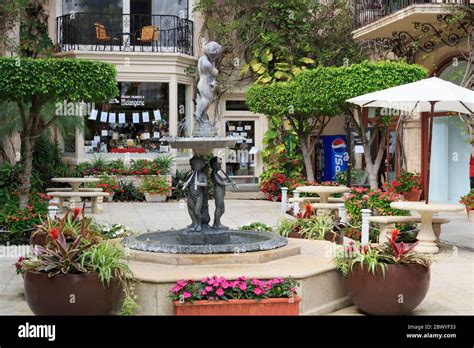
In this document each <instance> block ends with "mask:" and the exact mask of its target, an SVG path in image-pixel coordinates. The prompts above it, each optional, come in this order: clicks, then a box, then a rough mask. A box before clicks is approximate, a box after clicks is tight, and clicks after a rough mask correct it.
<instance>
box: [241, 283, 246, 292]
mask: <svg viewBox="0 0 474 348" xmlns="http://www.w3.org/2000/svg"><path fill="white" fill-rule="evenodd" d="M239 289H240V290H242V291H245V290H247V283H241V284H240V285H239Z"/></svg>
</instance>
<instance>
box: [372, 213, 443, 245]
mask: <svg viewBox="0 0 474 348" xmlns="http://www.w3.org/2000/svg"><path fill="white" fill-rule="evenodd" d="M449 221H450V220H449V219H448V218H433V231H434V233H435V236H436V243H439V236H440V234H441V225H442V224H446V223H448V222H449ZM369 222H374V223H377V224H378V225H379V226H380V234H379V243H385V242H387V238H390V237H391V236H392V231H393V230H394V229H395V224H401V223H420V222H421V217H417V216H371V217H369Z"/></svg>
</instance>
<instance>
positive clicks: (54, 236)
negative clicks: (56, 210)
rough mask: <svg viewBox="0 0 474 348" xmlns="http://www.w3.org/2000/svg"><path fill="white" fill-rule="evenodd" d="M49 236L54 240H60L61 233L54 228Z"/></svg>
mask: <svg viewBox="0 0 474 348" xmlns="http://www.w3.org/2000/svg"><path fill="white" fill-rule="evenodd" d="M49 235H50V236H51V237H52V238H54V239H56V240H57V239H58V238H59V232H58V229H57V228H54V227H53V228H52V229H50V230H49Z"/></svg>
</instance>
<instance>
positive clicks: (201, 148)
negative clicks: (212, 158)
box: [160, 136, 243, 154]
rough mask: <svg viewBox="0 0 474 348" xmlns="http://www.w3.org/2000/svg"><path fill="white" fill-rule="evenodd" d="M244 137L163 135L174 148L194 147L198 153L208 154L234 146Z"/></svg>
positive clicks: (164, 139) (163, 139)
mask: <svg viewBox="0 0 474 348" xmlns="http://www.w3.org/2000/svg"><path fill="white" fill-rule="evenodd" d="M242 139H243V138H242V137H230V136H229V137H187V138H184V137H163V138H161V139H160V140H162V141H166V142H168V144H170V146H171V147H172V148H173V149H193V150H194V151H195V152H196V154H201V153H202V154H207V153H210V152H212V150H213V149H225V148H229V147H234V146H235V144H236V143H237V141H238V140H242Z"/></svg>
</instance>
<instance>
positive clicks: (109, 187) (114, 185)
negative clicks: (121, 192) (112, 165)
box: [91, 174, 119, 202]
mask: <svg viewBox="0 0 474 348" xmlns="http://www.w3.org/2000/svg"><path fill="white" fill-rule="evenodd" d="M99 180H100V181H99V182H97V183H92V184H91V185H94V187H96V188H101V189H102V191H104V192H107V193H108V194H109V195H108V196H107V197H106V198H107V200H108V201H109V202H111V201H112V200H113V198H114V194H115V192H116V191H117V190H118V188H119V184H118V181H117V180H116V179H115V177H114V176H111V175H106V174H103V175H100V176H99Z"/></svg>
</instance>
